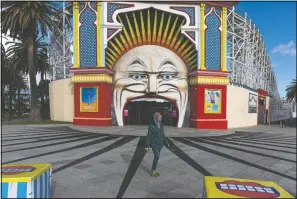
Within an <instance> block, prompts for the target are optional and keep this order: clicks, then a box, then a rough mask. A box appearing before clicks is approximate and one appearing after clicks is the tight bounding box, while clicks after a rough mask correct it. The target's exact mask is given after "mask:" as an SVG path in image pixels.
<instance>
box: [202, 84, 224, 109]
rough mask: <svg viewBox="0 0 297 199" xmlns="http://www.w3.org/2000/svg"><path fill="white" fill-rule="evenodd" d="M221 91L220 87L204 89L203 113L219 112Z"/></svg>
mask: <svg viewBox="0 0 297 199" xmlns="http://www.w3.org/2000/svg"><path fill="white" fill-rule="evenodd" d="M221 104H222V91H221V89H205V91H204V113H221Z"/></svg>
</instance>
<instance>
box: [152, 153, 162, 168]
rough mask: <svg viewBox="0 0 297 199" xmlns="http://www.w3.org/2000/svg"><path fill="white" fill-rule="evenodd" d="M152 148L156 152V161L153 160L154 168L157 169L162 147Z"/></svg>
mask: <svg viewBox="0 0 297 199" xmlns="http://www.w3.org/2000/svg"><path fill="white" fill-rule="evenodd" d="M152 150H153V153H154V161H153V166H152V170H156V168H157V164H158V160H159V158H160V152H161V148H152Z"/></svg>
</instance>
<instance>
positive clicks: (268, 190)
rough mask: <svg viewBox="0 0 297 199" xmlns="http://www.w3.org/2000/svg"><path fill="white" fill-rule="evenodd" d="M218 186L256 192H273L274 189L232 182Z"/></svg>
mask: <svg viewBox="0 0 297 199" xmlns="http://www.w3.org/2000/svg"><path fill="white" fill-rule="evenodd" d="M220 188H221V189H230V190H240V191H253V192H254V191H257V192H266V193H274V191H273V190H272V189H271V188H266V187H254V186H244V185H234V184H220Z"/></svg>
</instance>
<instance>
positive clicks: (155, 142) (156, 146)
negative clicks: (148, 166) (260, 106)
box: [145, 112, 169, 177]
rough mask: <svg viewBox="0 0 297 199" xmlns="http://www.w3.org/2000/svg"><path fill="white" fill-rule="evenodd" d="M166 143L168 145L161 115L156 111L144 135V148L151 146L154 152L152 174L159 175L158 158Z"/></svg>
mask: <svg viewBox="0 0 297 199" xmlns="http://www.w3.org/2000/svg"><path fill="white" fill-rule="evenodd" d="M164 145H166V146H167V147H169V145H168V142H167V139H166V137H165V134H164V129H163V125H162V115H161V113H159V112H156V113H155V114H154V117H153V122H152V124H150V125H149V127H148V133H147V136H146V148H145V149H146V150H147V151H148V150H150V148H152V150H153V153H154V161H153V165H152V176H153V177H156V176H159V173H158V172H157V171H156V168H157V164H158V160H159V158H160V152H161V149H162V147H163V146H164Z"/></svg>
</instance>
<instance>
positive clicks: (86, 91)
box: [80, 87, 98, 112]
mask: <svg viewBox="0 0 297 199" xmlns="http://www.w3.org/2000/svg"><path fill="white" fill-rule="evenodd" d="M80 112H98V89H97V87H81V88H80Z"/></svg>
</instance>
